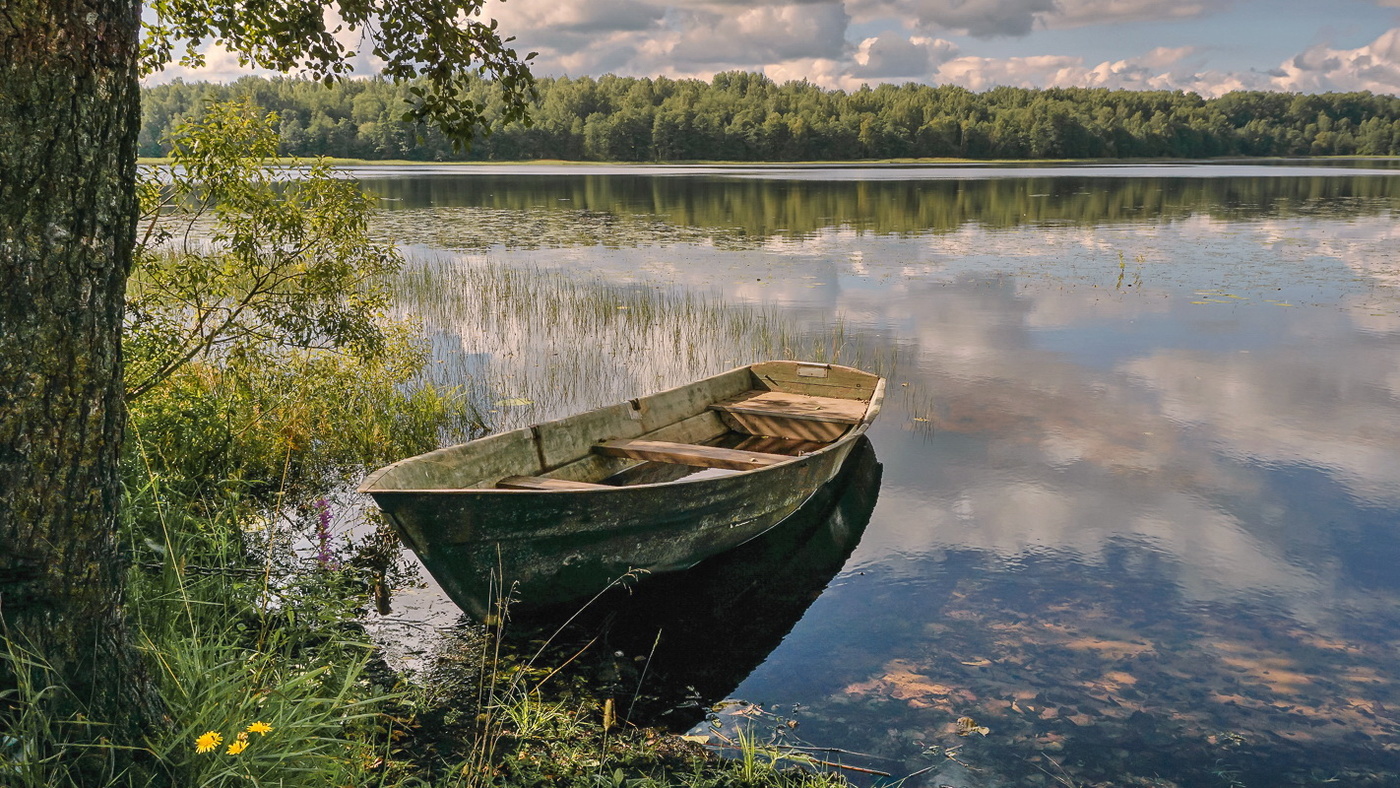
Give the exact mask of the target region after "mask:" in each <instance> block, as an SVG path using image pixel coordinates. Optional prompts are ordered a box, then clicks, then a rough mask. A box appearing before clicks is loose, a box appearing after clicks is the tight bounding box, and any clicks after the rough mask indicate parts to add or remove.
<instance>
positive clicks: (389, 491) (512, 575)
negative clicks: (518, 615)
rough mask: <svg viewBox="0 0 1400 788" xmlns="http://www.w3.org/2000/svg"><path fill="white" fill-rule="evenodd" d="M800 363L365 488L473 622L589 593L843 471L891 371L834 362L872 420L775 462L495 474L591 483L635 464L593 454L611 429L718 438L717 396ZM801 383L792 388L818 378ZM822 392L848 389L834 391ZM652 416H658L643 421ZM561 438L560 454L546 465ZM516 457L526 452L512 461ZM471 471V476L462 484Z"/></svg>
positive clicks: (680, 565) (395, 472)
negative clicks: (501, 606) (579, 485)
mask: <svg viewBox="0 0 1400 788" xmlns="http://www.w3.org/2000/svg"><path fill="white" fill-rule="evenodd" d="M799 366H800V367H802V368H804V369H805V368H809V367H813V366H815V365H797V364H796V362H766V364H765V365H753V366H752V367H744V368H740V369H738V370H732V371H730V372H728V373H724V374H723V375H717V376H715V377H714V378H709V379H706V380H704V381H699V382H697V383H693V384H690V385H688V386H684V387H681V388H679V389H673V390H671V391H669V392H662V393H661V394H656V395H652V396H651V397H647V398H642V399H640V400H634V401H632V402H631V403H624V404H623V405H620V406H613V407H611V408H604V409H601V410H599V411H592V412H590V413H585V414H579V415H577V416H572V417H569V418H566V419H561V420H559V421H558V422H551V423H550V424H546V425H540V426H538V427H532V428H527V429H525V430H517V431H515V432H513V433H505V434H503V435H499V436H492V437H490V438H485V439H482V440H480V441H473V442H472V443H469V444H463V446H460V447H452V448H450V449H444V450H440V451H438V452H433V453H430V454H427V455H422V456H420V457H416V458H410V459H409V460H404V461H402V462H400V463H396V464H395V465H393V466H389V467H388V468H385V469H381V470H380V471H378V472H376V473H375V474H373V475H371V476H370V477H369V478H368V479H367V480H366V482H365V483H364V484H363V485H362V486H361V488H360V489H361V491H363V492H367V493H369V494H370V495H372V496H373V497H374V499H375V502H376V503H377V504H378V505H379V507H380V508H381V509H382V510H383V511H384V513H385V516H386V517H387V518H388V520H389V521H390V522H391V523H392V524H393V525H394V527H395V528H396V529H397V530H398V532H399V534H400V536H401V537H402V538H403V540H404V542H405V543H406V544H407V545H408V546H409V547H411V548H412V549H413V550H414V552H416V553H417V554H418V557H419V558H420V560H422V562H423V565H424V566H425V567H426V568H427V569H428V571H429V572H430V573H432V575H433V577H434V578H435V579H436V580H437V581H438V583H439V584H440V585H441V586H442V588H443V590H444V591H445V592H446V593H447V594H448V596H449V597H451V599H452V600H453V601H454V602H456V603H457V605H458V606H460V607H461V608H462V609H463V610H465V611H466V612H467V613H469V614H471V615H473V616H475V617H477V618H479V619H480V618H485V617H487V616H488V615H490V614H492V613H493V612H495V610H496V607H497V605H498V603H499V602H500V600H502V599H509V600H510V604H511V605H512V606H513V607H517V608H529V607H541V606H554V605H559V604H561V603H566V602H569V601H572V600H579V599H587V598H588V597H590V596H592V595H594V594H596V593H598V592H599V591H601V590H603V589H605V588H607V587H608V586H609V585H610V584H612V583H614V582H627V581H628V580H629V579H631V578H635V577H636V576H638V574H641V573H659V572H672V571H676V570H681V569H686V568H689V567H691V566H694V565H695V564H696V563H698V562H700V561H702V560H704V559H705V558H708V557H710V556H713V555H716V554H718V553H722V552H724V551H727V550H730V549H732V548H734V547H736V546H738V545H741V544H743V543H745V542H747V541H749V540H750V539H753V538H754V537H756V536H758V535H760V534H763V533H764V532H766V531H768V530H769V529H770V528H772V527H773V526H775V525H776V524H778V523H779V522H781V521H782V520H783V519H784V518H786V517H787V516H788V515H790V514H792V513H793V512H794V511H796V510H797V509H798V507H800V506H801V505H802V504H803V503H804V502H806V501H807V500H808V499H809V498H810V497H811V496H812V495H813V494H814V493H815V492H816V491H817V490H818V489H819V488H820V487H822V485H824V484H826V483H827V482H828V481H830V480H831V479H832V478H833V477H834V476H836V474H837V472H838V471H839V470H840V468H841V466H842V463H843V462H844V461H845V459H846V457H847V455H848V454H849V452H850V450H851V447H852V445H853V444H854V442H855V441H856V440H857V439H858V438H859V437H860V436H861V435H862V434H864V432H865V430H866V429H867V427H868V426H869V423H870V421H871V420H872V419H873V418H874V416H875V414H876V413H878V411H879V405H880V398H881V396H882V394H883V381H882V380H881V379H879V378H878V377H876V376H873V375H868V374H867V373H860V372H859V371H857V370H848V369H846V368H842V367H827V368H826V369H828V370H830V375H831V377H832V378H836V379H839V381H841V382H844V381H846V380H848V379H849V380H852V381H855V383H854V384H853V385H854V388H853V389H852V390H851V391H852V393H851V394H850V395H848V396H847V398H849V399H855V398H860V397H863V398H864V400H865V401H866V402H867V403H868V408H867V410H866V418H864V419H863V420H862V421H861V422H860V423H859V424H856V425H854V426H852V427H851V428H849V429H847V430H846V431H845V433H844V434H843V435H841V436H840V437H839V438H837V439H836V440H834V441H831V442H829V443H827V444H825V445H822V446H820V447H819V448H816V449H814V450H812V451H810V452H809V453H804V454H802V455H801V456H793V457H791V458H785V459H784V460H783V461H781V462H778V463H777V464H774V465H770V466H768V467H763V468H757V469H754V470H744V471H741V472H733V473H729V474H727V475H706V474H699V475H695V476H688V477H682V478H680V479H677V480H674V481H664V482H656V483H647V484H629V485H625V486H604V485H601V484H590V485H589V486H588V487H589V488H588V489H579V490H548V491H535V490H517V489H496V488H494V487H491V486H488V485H489V484H490V483H491V481H490V480H491V478H492V477H499V476H509V475H512V474H526V475H535V474H552V475H553V477H554V478H562V479H573V480H580V477H583V480H586V481H590V482H591V481H593V480H594V479H598V478H602V477H604V476H605V475H607V476H611V475H615V474H619V473H623V472H626V471H628V470H632V471H635V470H636V469H637V465H638V463H636V462H635V461H629V460H625V459H622V460H619V459H607V458H599V457H598V456H596V454H595V453H593V452H591V451H590V448H591V447H593V446H596V445H597V444H598V443H599V442H601V441H606V440H612V439H617V438H622V439H631V438H637V437H642V438H647V439H650V438H653V437H658V436H659V437H661V438H664V439H674V438H679V439H681V440H691V441H694V442H696V443H699V442H700V441H701V439H706V440H713V439H716V437H717V436H722V435H723V434H724V433H725V432H726V430H728V429H729V428H730V426H727V425H726V424H725V423H724V422H723V421H722V420H721V419H720V417H719V416H718V415H716V414H715V413H714V412H713V410H712V409H711V406H712V405H714V404H715V403H716V402H718V401H720V400H722V399H724V398H725V397H730V396H732V395H733V394H735V393H736V392H740V391H744V390H746V389H750V388H753V387H754V386H756V385H767V386H770V387H771V386H776V385H788V384H785V383H783V379H785V378H784V376H785V375H786V376H787V377H793V376H792V375H788V372H789V371H790V370H791V369H797V368H798V367H799ZM774 380H777V381H778V382H777V383H774V382H773V381H774ZM795 380H796V382H795V383H792V384H791V385H793V386H796V387H801V386H804V385H808V384H809V383H810V381H806V380H802V379H800V378H795ZM756 381H757V382H756ZM765 381H767V382H766V383H765ZM820 391H821V392H822V394H823V395H827V394H830V393H833V392H834V393H837V394H840V393H841V392H840V391H838V390H837V389H836V388H834V387H833V388H831V389H830V390H827V389H821V390H820ZM639 415H640V418H639ZM649 417H654V418H655V419H656V420H657V421H659V422H664V423H656V422H653V423H651V424H648V423H647V419H648V418H649ZM731 434H732V433H731ZM570 441H572V444H573V445H572V446H570V445H569V444H570ZM555 448H557V449H558V454H559V456H558V458H557V459H556V461H555V462H554V463H551V462H550V461H549V453H550V451H551V450H553V449H555ZM502 455H505V457H504V458H503V456H502ZM509 457H517V458H519V459H516V460H514V461H513V464H512V462H511V461H508V458H509ZM473 463H475V464H473ZM463 468H468V469H469V470H462V469H463ZM454 473H456V474H457V477H456V478H455V479H454V478H453V477H452V474H454ZM590 476H591V477H592V479H590V478H589V477H590ZM468 477H470V482H469V483H468V484H467V485H466V486H461V487H459V486H455V485H456V484H461V483H462V480H465V479H468ZM425 480H426V481H427V482H434V481H436V482H437V485H438V486H427V485H426V484H425ZM396 488H400V489H396Z"/></svg>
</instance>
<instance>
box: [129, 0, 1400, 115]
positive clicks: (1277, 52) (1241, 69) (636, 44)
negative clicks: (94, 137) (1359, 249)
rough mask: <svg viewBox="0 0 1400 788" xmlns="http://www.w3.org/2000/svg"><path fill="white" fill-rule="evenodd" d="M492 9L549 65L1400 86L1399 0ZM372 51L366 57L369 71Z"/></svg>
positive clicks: (217, 55)
mask: <svg viewBox="0 0 1400 788" xmlns="http://www.w3.org/2000/svg"><path fill="white" fill-rule="evenodd" d="M485 14H486V15H488V16H491V17H494V18H496V19H497V20H498V21H499V22H500V27H501V30H502V31H503V32H504V33H506V34H507V35H513V36H515V39H516V40H515V42H514V44H513V46H515V47H516V48H517V50H518V51H520V52H521V53H522V54H523V53H525V52H527V51H536V52H538V53H539V55H538V57H536V58H535V60H534V61H532V68H531V70H532V71H533V72H534V73H535V74H536V76H563V75H567V76H571V77H579V76H586V75H587V76H601V75H603V74H609V73H611V74H618V75H624V76H648V77H654V76H668V77H675V78H682V77H695V78H700V79H705V80H708V79H710V78H711V77H712V76H713V75H714V74H716V73H718V72H721V71H731V70H736V69H737V70H745V71H760V72H763V73H764V74H766V75H768V76H769V77H771V78H772V79H773V80H775V81H777V82H785V81H788V80H800V79H805V80H807V81H809V82H812V83H815V84H817V85H820V86H822V87H826V88H841V89H845V90H852V89H856V88H859V87H860V86H861V85H862V84H871V85H875V84H879V83H881V82H892V83H904V82H922V83H927V84H934V85H939V84H954V85H961V86H963V87H966V88H969V89H972V90H979V91H980V90H986V89H988V88H992V87H996V86H998V85H1013V86H1020V87H1033V88H1040V87H1067V86H1086V87H1108V88H1128V89H1170V90H1178V89H1180V90H1188V91H1194V92H1197V93H1200V94H1202V95H1205V96H1217V95H1220V94H1222V93H1226V92H1229V91H1231V90H1237V89H1257V90H1285V91H1300V92H1309V93H1315V92H1325V91H1351V90H1369V91H1373V92H1376V93H1388V94H1400V0H1171V1H1164V0H679V2H660V0H509V2H504V3H501V2H495V1H494V0H492V1H490V2H488V3H487V5H486V9H485ZM373 67H374V64H373V62H372V60H371V59H369V58H367V57H362V58H360V62H359V72H360V73H368V72H370V71H372V70H373ZM247 73H253V72H250V71H248V70H244V69H240V68H239V67H238V65H237V60H236V58H234V57H233V56H231V55H228V54H227V53H222V52H217V51H215V52H210V53H209V56H208V64H207V65H206V66H205V67H204V68H202V69H198V70H190V69H185V68H181V67H178V66H175V67H170V68H167V69H166V71H165V72H163V73H161V74H159V75H156V76H155V77H152V78H149V79H148V80H147V82H148V83H151V82H163V81H168V80H170V79H173V78H174V77H182V78H184V79H186V80H190V79H209V80H215V81H227V80H230V79H236V78H237V77H238V76H241V75H243V74H247ZM257 73H266V72H257Z"/></svg>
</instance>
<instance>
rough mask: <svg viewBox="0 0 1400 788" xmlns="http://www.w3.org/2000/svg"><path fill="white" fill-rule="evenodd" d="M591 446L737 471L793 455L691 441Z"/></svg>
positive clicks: (614, 453) (623, 454) (620, 453)
mask: <svg viewBox="0 0 1400 788" xmlns="http://www.w3.org/2000/svg"><path fill="white" fill-rule="evenodd" d="M593 450H594V451H596V452H599V453H600V454H607V455H611V456H614V457H632V458H634V459H638V460H647V461H649V462H671V463H675V464H677V465H693V466H695V467H699V468H730V469H732V470H736V471H741V470H747V469H750V468H765V467H767V466H769V465H776V464H777V463H780V462H785V461H787V460H790V459H792V458H791V457H788V456H785V455H782V454H765V453H763V452H754V451H742V450H740V449H722V448H719V447H717V446H699V445H696V444H693V443H672V442H670V441H648V440H615V441H607V442H606V443H601V444H599V445H597V446H595V447H594V449H593Z"/></svg>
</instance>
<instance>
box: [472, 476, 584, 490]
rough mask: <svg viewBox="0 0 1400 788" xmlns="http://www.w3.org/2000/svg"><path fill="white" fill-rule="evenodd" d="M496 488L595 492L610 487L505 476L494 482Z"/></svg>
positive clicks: (540, 478)
mask: <svg viewBox="0 0 1400 788" xmlns="http://www.w3.org/2000/svg"><path fill="white" fill-rule="evenodd" d="M496 486H497V487H499V488H501V489H505V490H596V489H598V488H600V487H611V486H612V485H609V484H594V483H592V482H576V481H572V480H570V479H551V478H549V477H547V476H507V477H506V478H504V479H501V480H500V481H498V482H496Z"/></svg>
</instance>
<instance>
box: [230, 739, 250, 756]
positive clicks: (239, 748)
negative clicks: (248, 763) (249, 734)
mask: <svg viewBox="0 0 1400 788" xmlns="http://www.w3.org/2000/svg"><path fill="white" fill-rule="evenodd" d="M246 749H248V740H247V739H239V740H238V741H235V742H229V745H228V754H229V755H237V754H238V753H240V752H243V751H244V750H246Z"/></svg>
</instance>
